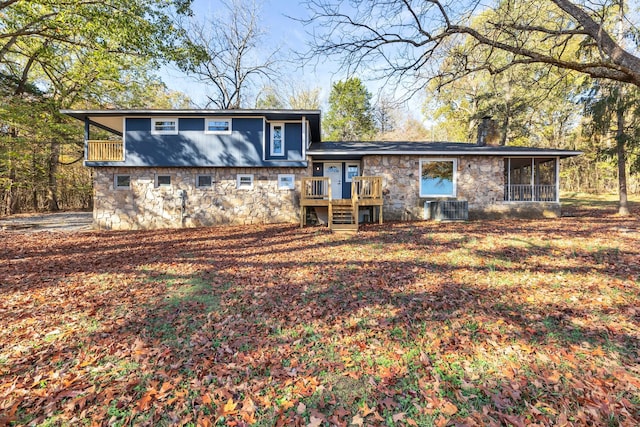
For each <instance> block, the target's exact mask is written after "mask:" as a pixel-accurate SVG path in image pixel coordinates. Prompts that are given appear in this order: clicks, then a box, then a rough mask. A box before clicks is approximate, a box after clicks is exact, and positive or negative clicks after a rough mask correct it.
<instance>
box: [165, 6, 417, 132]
mask: <svg viewBox="0 0 640 427" xmlns="http://www.w3.org/2000/svg"><path fill="white" fill-rule="evenodd" d="M250 1H251V0H247V3H249V2H250ZM255 1H256V3H257V4H258V5H259V8H260V9H261V15H262V23H263V24H264V28H263V30H264V32H265V35H264V40H263V41H264V46H265V48H267V49H275V48H279V49H280V50H279V51H280V52H281V53H282V59H283V60H286V61H287V62H285V63H283V64H281V66H282V69H283V70H284V72H283V74H284V78H283V79H282V80H283V83H281V84H285V85H286V84H288V83H289V82H294V83H295V84H296V86H297V87H298V88H304V89H313V88H319V89H320V101H321V103H322V105H321V109H322V110H324V111H326V110H327V108H328V98H329V93H330V91H331V86H332V84H333V83H335V82H337V81H340V80H344V79H346V78H348V77H349V76H347V75H346V74H345V73H344V72H343V69H342V68H341V66H340V64H339V63H338V61H337V60H331V59H329V58H319V59H318V61H317V62H314V63H310V64H306V65H305V64H301V63H299V62H293V61H292V58H294V54H293V52H294V51H298V52H300V51H305V50H306V49H307V42H308V40H309V37H310V36H309V35H308V33H310V32H313V28H312V27H309V26H307V27H305V26H304V25H303V23H301V22H299V21H296V20H295V19H292V18H301V19H303V18H307V17H308V16H309V11H308V10H307V8H306V7H305V6H304V5H303V4H300V3H299V2H298V1H291V0H255ZM220 7H221V1H220V0H194V2H193V5H192V9H193V11H194V16H195V17H196V19H198V18H200V19H201V18H203V17H205V16H208V15H209V16H210V15H215V14H216V13H217V12H218V10H219V9H220ZM357 77H359V78H360V79H361V80H362V81H363V83H364V84H365V85H366V87H367V89H368V90H369V92H370V93H371V94H372V103H373V104H375V102H376V99H377V95H378V93H379V92H381V88H382V83H381V82H380V81H376V80H368V79H367V75H366V71H363V72H360V73H359V74H358V75H357ZM161 78H162V79H163V81H164V82H165V83H166V84H167V86H168V87H169V88H170V89H173V90H178V91H181V92H183V93H185V94H187V95H188V96H189V97H190V98H191V100H192V102H193V103H194V104H195V106H196V107H204V106H205V105H206V103H207V98H206V95H205V93H206V91H207V87H206V85H204V84H199V83H196V82H194V81H193V79H192V78H188V77H186V76H184V74H183V73H182V72H180V71H179V70H177V69H175V68H173V69H171V68H164V69H163V70H162V71H161ZM384 92H385V93H388V92H389V90H388V89H387V88H384ZM253 101H254V100H252V102H253ZM422 102H423V101H422V100H421V99H419V98H418V99H412V100H410V101H409V104H408V108H407V110H408V111H409V112H410V113H409V114H410V115H412V116H414V117H415V118H417V119H420V120H422V114H421V113H420V112H421V111H422ZM251 106H252V105H251Z"/></svg>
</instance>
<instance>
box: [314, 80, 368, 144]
mask: <svg viewBox="0 0 640 427" xmlns="http://www.w3.org/2000/svg"><path fill="white" fill-rule="evenodd" d="M322 126H323V127H324V132H325V133H326V137H327V139H329V140H335V141H357V140H367V139H371V138H372V137H373V135H374V133H375V125H374V120H373V109H372V107H371V94H370V93H369V91H368V90H367V88H366V87H365V86H364V85H363V84H362V82H361V81H360V79H359V78H357V77H354V78H350V79H347V80H345V81H344V82H343V81H339V82H337V83H334V84H333V86H332V88H331V94H330V95H329V111H328V112H327V115H326V116H325V118H324V120H323V123H322Z"/></svg>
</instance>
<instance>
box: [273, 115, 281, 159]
mask: <svg viewBox="0 0 640 427" xmlns="http://www.w3.org/2000/svg"><path fill="white" fill-rule="evenodd" d="M271 155H272V156H284V123H271Z"/></svg>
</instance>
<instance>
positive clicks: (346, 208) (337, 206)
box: [329, 203, 358, 233]
mask: <svg viewBox="0 0 640 427" xmlns="http://www.w3.org/2000/svg"><path fill="white" fill-rule="evenodd" d="M354 210H355V209H354V208H353V206H352V205H351V203H349V204H345V203H332V205H331V209H330V214H329V228H331V230H333V231H337V232H353V233H355V232H357V231H358V223H357V221H356V218H355V215H357V214H356V213H354Z"/></svg>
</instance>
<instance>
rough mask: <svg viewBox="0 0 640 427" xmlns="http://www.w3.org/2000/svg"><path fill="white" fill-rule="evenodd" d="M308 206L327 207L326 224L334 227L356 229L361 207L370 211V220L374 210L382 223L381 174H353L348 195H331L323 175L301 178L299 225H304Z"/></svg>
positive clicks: (334, 228) (328, 180) (329, 183)
mask: <svg viewBox="0 0 640 427" xmlns="http://www.w3.org/2000/svg"><path fill="white" fill-rule="evenodd" d="M310 207H311V208H314V207H327V210H328V225H329V228H330V229H332V230H334V231H357V230H358V227H359V218H360V211H361V209H366V210H368V211H370V215H371V216H370V218H371V219H372V220H373V219H374V218H375V215H376V213H377V218H378V222H379V223H380V224H382V177H379V176H358V177H354V178H353V181H352V183H351V198H350V199H334V198H333V195H332V194H331V181H330V179H329V178H327V177H309V178H302V191H301V197H300V227H304V226H305V224H306V214H307V209H308V208H310Z"/></svg>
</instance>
